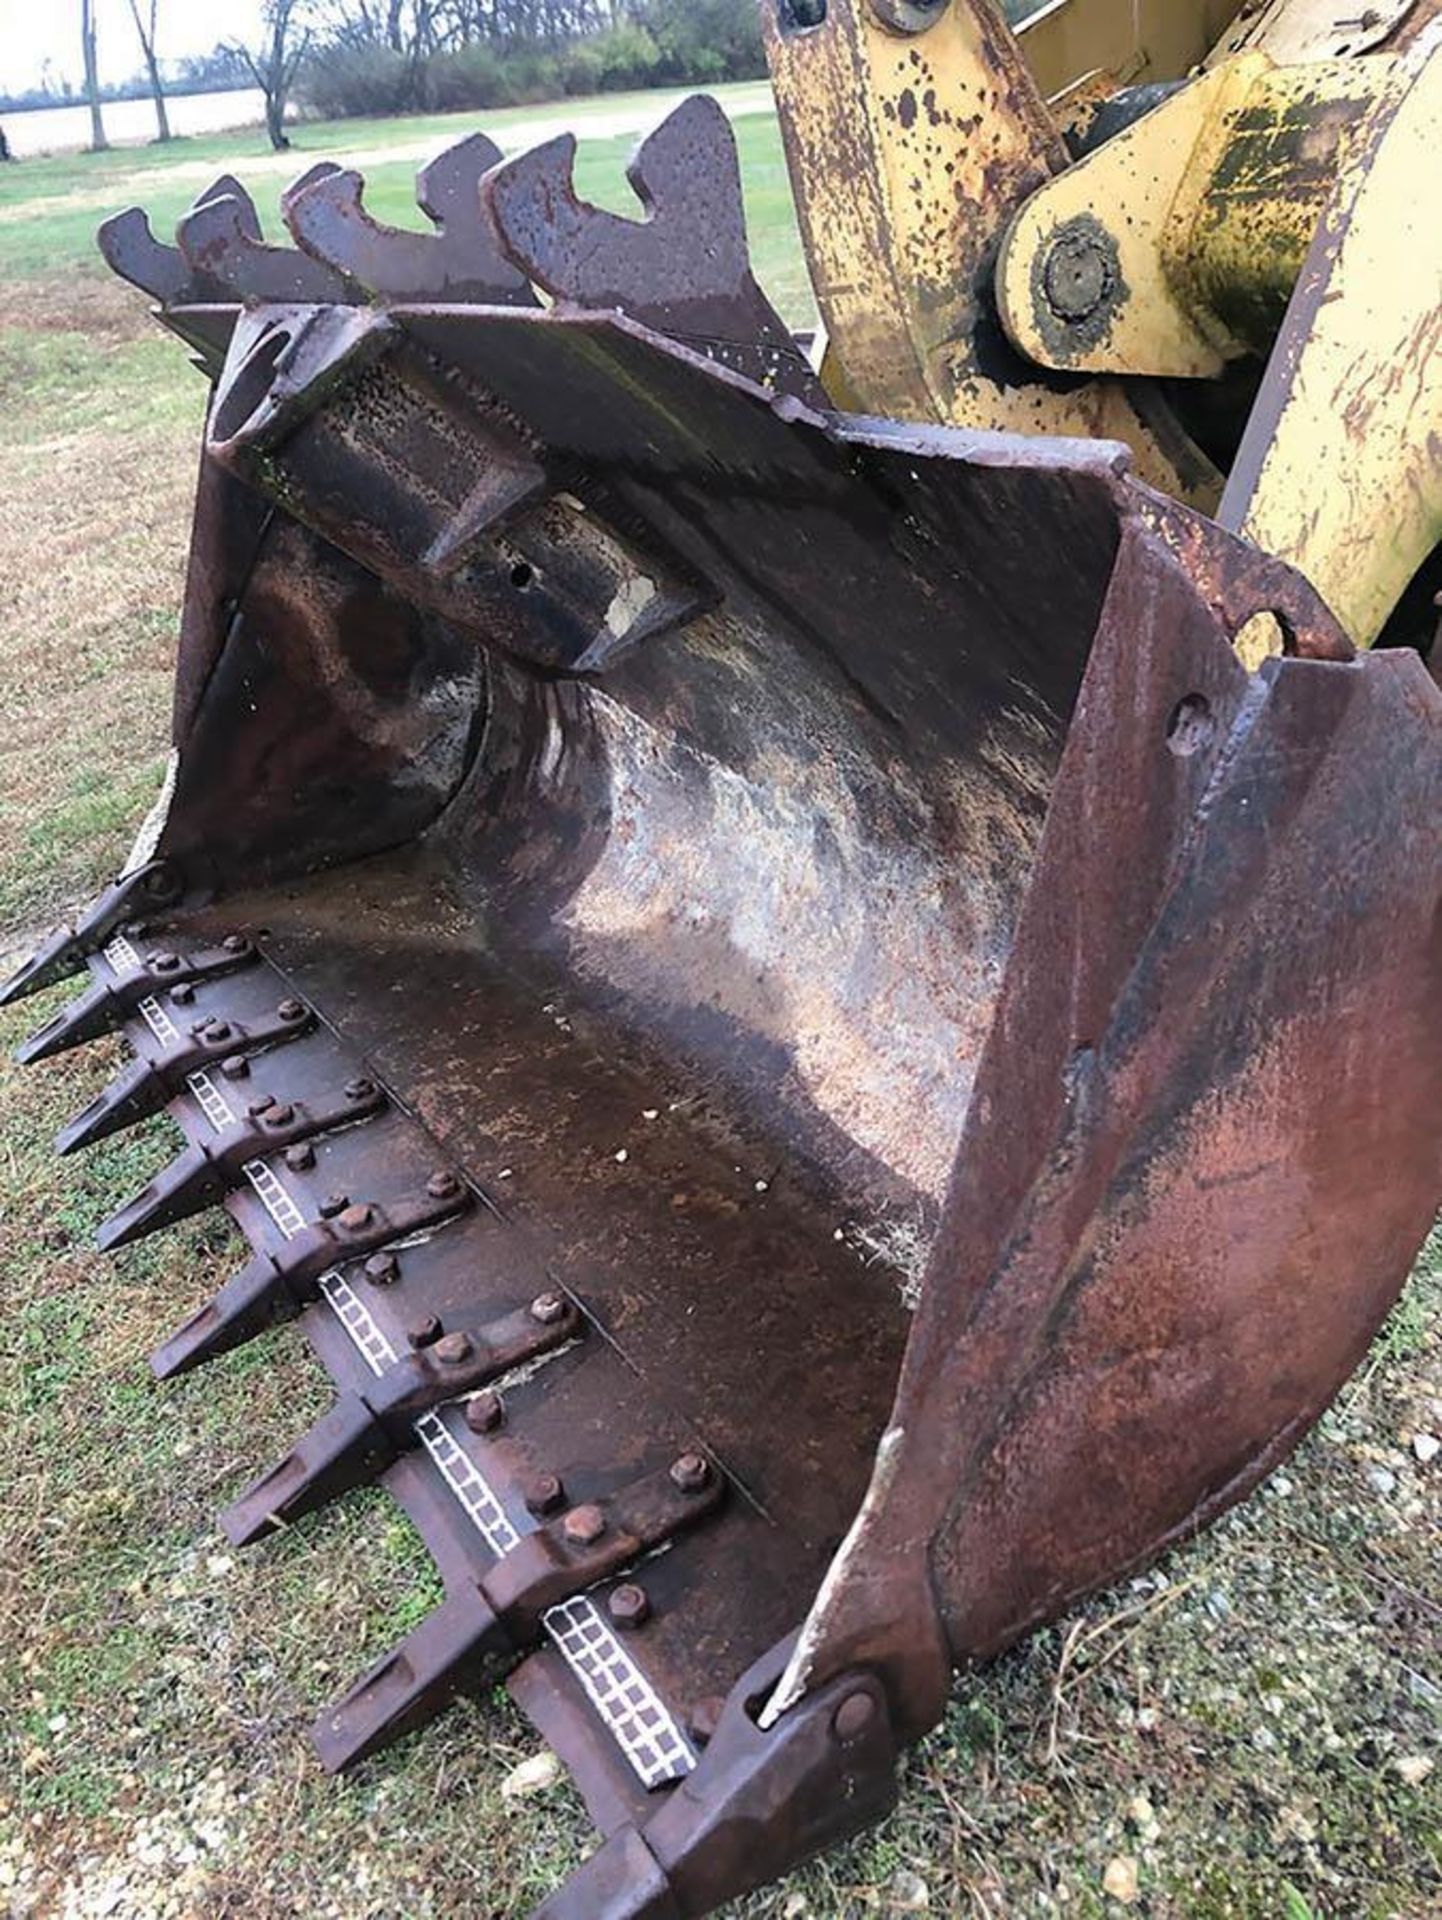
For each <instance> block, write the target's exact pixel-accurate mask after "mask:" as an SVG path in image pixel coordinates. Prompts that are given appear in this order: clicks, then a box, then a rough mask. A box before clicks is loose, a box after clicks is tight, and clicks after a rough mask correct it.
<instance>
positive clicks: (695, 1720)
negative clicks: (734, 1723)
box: [686, 1693, 726, 1747]
mask: <svg viewBox="0 0 1442 1920" xmlns="http://www.w3.org/2000/svg"><path fill="white" fill-rule="evenodd" d="M725 1711H726V1701H725V1699H724V1697H723V1696H722V1695H721V1694H719V1693H708V1694H707V1695H706V1697H705V1699H703V1700H698V1701H697V1702H696V1704H695V1706H694V1707H692V1709H691V1711H690V1713H689V1714H687V1716H686V1724H687V1726H688V1727H689V1728H690V1730H691V1738H692V1739H693V1740H694V1741H695V1742H696V1744H697V1746H698V1747H705V1746H709V1745H710V1743H711V1741H712V1740H713V1739H714V1738H715V1736H716V1729H717V1727H719V1726H720V1724H721V1716H722V1714H723V1713H724V1712H725Z"/></svg>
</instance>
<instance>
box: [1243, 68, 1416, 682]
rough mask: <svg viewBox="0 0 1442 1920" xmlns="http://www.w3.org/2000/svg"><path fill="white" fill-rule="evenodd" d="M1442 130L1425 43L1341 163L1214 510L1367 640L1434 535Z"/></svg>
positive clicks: (1392, 77)
mask: <svg viewBox="0 0 1442 1920" xmlns="http://www.w3.org/2000/svg"><path fill="white" fill-rule="evenodd" d="M1439 130H1442V44H1439V43H1438V41H1437V38H1436V36H1435V35H1434V36H1431V37H1430V38H1429V39H1427V40H1424V41H1423V42H1421V43H1419V46H1418V48H1417V50H1416V52H1415V54H1409V55H1408V56H1406V57H1404V58H1402V59H1399V60H1398V61H1396V62H1395V63H1392V64H1391V66H1390V70H1389V71H1388V74H1387V80H1386V86H1385V90H1384V94H1383V97H1382V98H1381V100H1379V102H1378V104H1377V107H1376V110H1375V111H1374V112H1373V113H1372V114H1371V115H1370V116H1369V119H1368V122H1367V127H1366V131H1365V135H1364V137H1363V138H1362V139H1361V140H1359V141H1358V142H1357V143H1355V145H1354V146H1353V148H1352V150H1351V152H1350V154H1349V156H1348V158H1347V160H1346V162H1345V164H1344V166H1343V169H1342V174H1341V176H1340V178H1339V181H1338V187H1337V192H1336V195H1335V197H1334V200H1333V202H1332V204H1331V206H1330V207H1329V208H1328V210H1327V212H1326V214H1325V215H1324V216H1323V220H1322V224H1321V226H1320V228H1319V230H1318V233H1317V236H1316V238H1315V240H1314V242H1313V245H1312V249H1311V252H1310V254H1309V255H1308V258H1307V261H1306V264H1305V266H1304V268H1303V270H1302V274H1301V277H1300V280H1299V282H1298V285H1297V290H1296V292H1295V294H1294V296H1293V299H1292V304H1291V306H1290V308H1289V310H1288V313H1287V318H1286V322H1285V325H1284V326H1283V329H1282V333H1281V336H1280V338H1279V339H1278V342H1277V347H1276V350H1275V352H1274V354H1273V356H1272V361H1271V364H1270V366H1269V368H1268V372H1267V376H1266V379H1265V380H1264V382H1263V386H1262V390H1261V393H1260V394H1259V396H1258V400H1257V404H1256V406H1255V408H1254V409H1253V412H1252V417H1251V419H1250V421H1249V423H1248V426H1247V430H1246V433H1245V434H1244V436H1243V439H1242V445H1241V448H1240V450H1239V452H1238V455H1237V459H1236V462H1235V464H1234V466H1233V469H1232V474H1231V478H1230V480H1229V481H1228V484H1227V489H1226V493H1225V495H1224V497H1223V500H1222V504H1221V508H1220V510H1219V513H1218V518H1219V519H1220V520H1221V522H1222V524H1223V525H1224V526H1227V527H1230V528H1233V529H1234V530H1236V531H1237V532H1240V533H1242V534H1245V535H1246V536H1247V538H1249V539H1251V540H1253V541H1255V543H1256V544H1257V545H1258V546H1260V547H1262V548H1264V549H1265V550H1266V551H1267V552H1269V553H1273V554H1277V555H1278V556H1280V558H1282V559H1284V560H1288V561H1290V562H1291V563H1292V564H1293V565H1294V566H1296V567H1298V568H1300V569H1301V571H1302V572H1303V573H1305V574H1306V575H1307V577H1308V579H1310V580H1311V582H1312V584H1313V585H1314V586H1315V587H1316V588H1317V590H1318V591H1319V592H1320V593H1321V594H1322V596H1323V597H1324V598H1325V599H1326V601H1327V602H1328V604H1329V605H1330V606H1331V608H1332V610H1333V612H1334V613H1335V614H1336V615H1337V617H1338V619H1339V620H1340V621H1341V622H1342V624H1343V625H1344V626H1345V627H1346V628H1347V631H1348V632H1349V633H1350V634H1351V636H1352V638H1353V639H1354V640H1355V641H1357V642H1358V643H1359V644H1363V645H1365V644H1368V643H1370V642H1371V641H1372V640H1374V639H1375V638H1376V636H1377V634H1378V633H1379V632H1380V631H1381V629H1382V627H1383V625H1384V624H1385V622H1386V619H1387V617H1388V615H1389V614H1390V612H1391V611H1392V609H1393V607H1394V606H1395V605H1396V603H1397V601H1398V599H1399V597H1400V596H1401V594H1402V592H1403V590H1404V589H1405V587H1406V586H1407V584H1408V583H1409V581H1410V580H1411V579H1412V577H1413V575H1414V574H1415V573H1416V571H1417V569H1418V567H1419V566H1420V565H1421V564H1422V562H1423V561H1424V560H1425V559H1426V558H1427V556H1428V555H1429V554H1430V553H1431V552H1432V551H1433V549H1434V548H1435V547H1436V546H1437V545H1438V544H1439V542H1442V229H1439V224H1438V220H1437V211H1436V206H1435V204H1434V199H1435V196H1434V194H1433V193H1432V191H1431V188H1432V185H1433V183H1435V181H1436V179H1437V154H1438V140H1439Z"/></svg>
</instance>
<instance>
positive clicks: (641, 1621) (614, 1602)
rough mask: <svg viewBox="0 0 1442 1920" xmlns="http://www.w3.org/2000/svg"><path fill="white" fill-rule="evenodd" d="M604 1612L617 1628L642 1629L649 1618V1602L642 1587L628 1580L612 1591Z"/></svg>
mask: <svg viewBox="0 0 1442 1920" xmlns="http://www.w3.org/2000/svg"><path fill="white" fill-rule="evenodd" d="M606 1611H607V1613H609V1614H610V1616H611V1618H612V1620H613V1621H614V1622H615V1623H616V1625H617V1626H618V1627H626V1628H630V1627H644V1626H645V1624H646V1622H647V1621H648V1620H649V1619H650V1617H651V1602H650V1600H649V1599H648V1598H647V1595H646V1589H645V1588H644V1587H638V1586H637V1585H636V1583H635V1581H634V1580H628V1581H627V1582H626V1584H625V1585H624V1586H621V1587H616V1588H614V1589H613V1590H612V1592H611V1594H610V1596H609V1598H608V1599H607V1601H606Z"/></svg>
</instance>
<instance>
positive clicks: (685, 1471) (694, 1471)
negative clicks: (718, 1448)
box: [671, 1453, 711, 1493]
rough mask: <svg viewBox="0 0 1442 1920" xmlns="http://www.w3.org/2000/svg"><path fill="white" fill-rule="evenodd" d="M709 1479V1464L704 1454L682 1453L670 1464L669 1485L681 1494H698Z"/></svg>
mask: <svg viewBox="0 0 1442 1920" xmlns="http://www.w3.org/2000/svg"><path fill="white" fill-rule="evenodd" d="M710 1479H711V1462H710V1461H709V1460H708V1459H707V1458H706V1456H705V1454H704V1453H683V1454H682V1455H681V1458H680V1459H679V1460H673V1461H672V1463H671V1484H672V1486H673V1487H675V1488H676V1489H677V1490H678V1491H679V1492H681V1493H699V1492H700V1491H701V1489H702V1488H703V1487H704V1486H706V1485H707V1484H708V1482H709V1481H710Z"/></svg>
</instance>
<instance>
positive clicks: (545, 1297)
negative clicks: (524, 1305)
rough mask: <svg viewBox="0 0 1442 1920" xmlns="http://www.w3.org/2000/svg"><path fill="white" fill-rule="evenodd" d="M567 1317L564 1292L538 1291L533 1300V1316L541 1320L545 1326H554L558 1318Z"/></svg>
mask: <svg viewBox="0 0 1442 1920" xmlns="http://www.w3.org/2000/svg"><path fill="white" fill-rule="evenodd" d="M565 1317H566V1296H565V1294H564V1293H538V1294H537V1295H536V1297H535V1299H534V1300H533V1301H532V1302H531V1318H532V1319H533V1320H539V1321H540V1323H541V1325H542V1326H543V1327H554V1326H555V1324H556V1322H557V1321H558V1320H564V1319H565Z"/></svg>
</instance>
